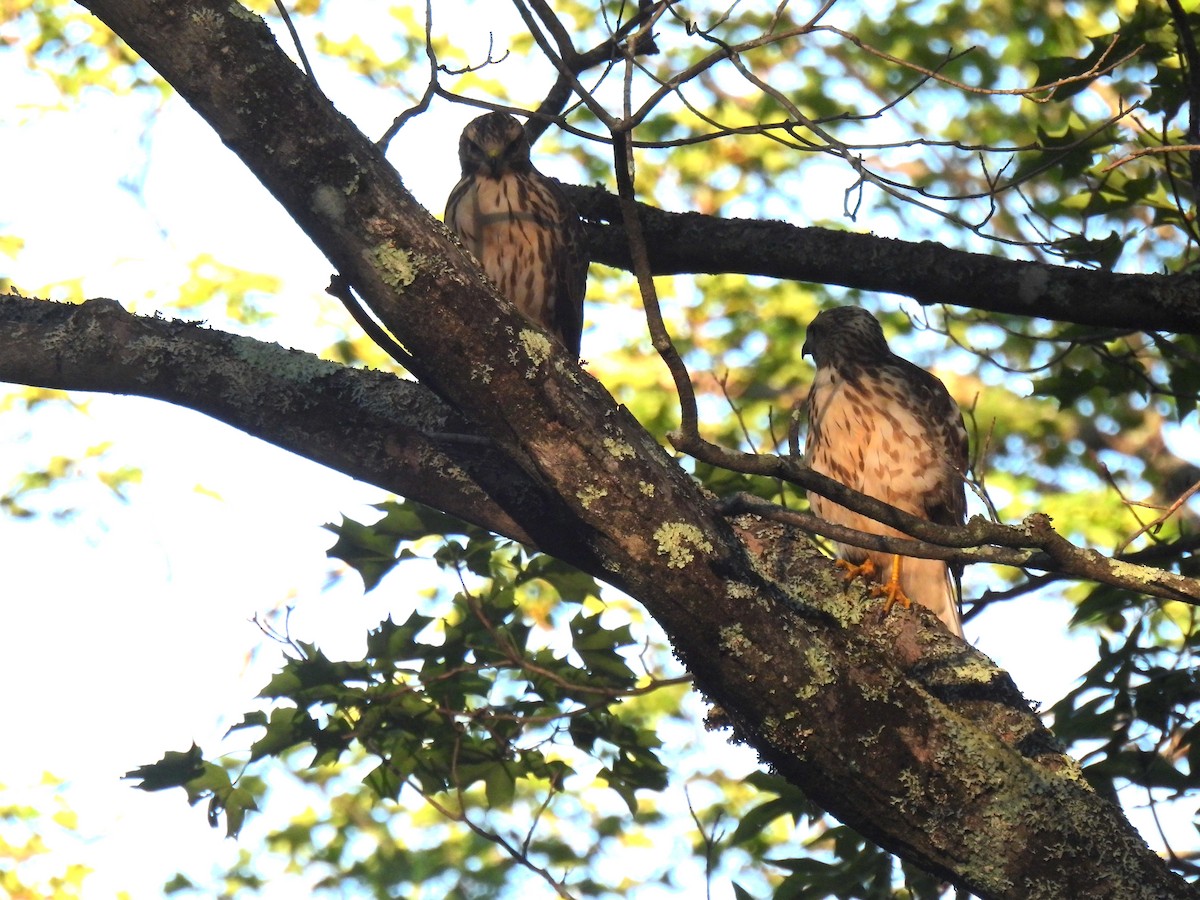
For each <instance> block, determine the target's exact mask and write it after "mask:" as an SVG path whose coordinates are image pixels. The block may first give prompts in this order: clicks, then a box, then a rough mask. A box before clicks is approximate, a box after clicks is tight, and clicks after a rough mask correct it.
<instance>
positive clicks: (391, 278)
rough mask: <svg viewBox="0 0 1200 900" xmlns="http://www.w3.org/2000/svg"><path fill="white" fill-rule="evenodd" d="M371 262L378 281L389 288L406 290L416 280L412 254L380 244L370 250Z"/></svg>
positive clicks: (389, 245)
mask: <svg viewBox="0 0 1200 900" xmlns="http://www.w3.org/2000/svg"><path fill="white" fill-rule="evenodd" d="M371 262H372V264H373V265H374V267H375V271H376V273H378V275H379V278H380V280H382V281H383V283H384V284H386V285H389V286H390V287H393V288H396V289H401V288H406V287H408V286H409V285H410V284H412V283H413V282H414V281H416V279H417V273H416V269H415V268H414V267H413V261H412V254H410V253H409V252H408V251H407V250H401V249H400V248H399V247H394V246H392V245H391V244H380V245H379V246H377V247H375V248H374V249H373V250H371Z"/></svg>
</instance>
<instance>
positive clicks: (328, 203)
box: [312, 184, 346, 225]
mask: <svg viewBox="0 0 1200 900" xmlns="http://www.w3.org/2000/svg"><path fill="white" fill-rule="evenodd" d="M312 208H313V212H315V213H316V214H317V215H319V216H321V217H322V218H324V219H328V220H329V221H331V222H334V223H336V224H338V225H340V224H341V223H342V222H343V221H344V220H345V218H346V199H345V198H344V197H343V196H342V192H341V191H339V190H338V189H337V188H335V187H332V186H331V185H328V184H323V185H321V186H320V187H318V188H317V189H316V190H315V191H313V195H312Z"/></svg>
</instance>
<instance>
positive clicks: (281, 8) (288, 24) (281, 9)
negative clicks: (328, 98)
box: [275, 0, 321, 91]
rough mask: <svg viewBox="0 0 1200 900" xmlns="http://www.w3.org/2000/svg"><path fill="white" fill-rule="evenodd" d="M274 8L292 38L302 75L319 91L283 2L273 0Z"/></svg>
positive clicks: (302, 46)
mask: <svg viewBox="0 0 1200 900" xmlns="http://www.w3.org/2000/svg"><path fill="white" fill-rule="evenodd" d="M275 8H276V9H277V10H279V17H280V18H281V19H283V24H284V25H285V26H286V27H287V30H288V34H290V35H291V36H292V43H293V44H294V45H295V47H296V55H298V56H299V57H300V65H301V66H303V67H304V74H305V75H307V76H308V80H309V81H311V82H312V86H313V87H315V88H316V89H317V90H318V91H319V90H320V89H321V86H320V85H319V84H317V76H316V75H315V74H314V73H313V70H312V66H310V65H309V64H308V57H307V56H306V55H305V53H304V45H303V44H302V43H300V35H299V34H297V33H296V26H295V25H293V24H292V17H291V16H290V15H289V14H288V11H287V9H286V7H284V5H283V0H275Z"/></svg>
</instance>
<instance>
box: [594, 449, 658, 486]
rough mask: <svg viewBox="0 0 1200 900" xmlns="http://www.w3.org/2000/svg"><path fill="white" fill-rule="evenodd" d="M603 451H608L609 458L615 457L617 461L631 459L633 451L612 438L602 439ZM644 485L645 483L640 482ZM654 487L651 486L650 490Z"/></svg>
mask: <svg viewBox="0 0 1200 900" xmlns="http://www.w3.org/2000/svg"><path fill="white" fill-rule="evenodd" d="M604 449H605V450H607V451H608V453H609V455H610V456H615V457H616V458H617V459H633V457H634V449H633V448H632V447H631V446H629V445H628V444H627V443H625V442H624V441H618V440H614V439H613V438H605V439H604ZM642 484H645V482H642ZM653 487H654V486H653V485H651V488H653Z"/></svg>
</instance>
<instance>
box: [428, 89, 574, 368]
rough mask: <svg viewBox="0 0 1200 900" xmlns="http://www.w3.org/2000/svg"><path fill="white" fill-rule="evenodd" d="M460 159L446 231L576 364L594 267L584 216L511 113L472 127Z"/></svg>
mask: <svg viewBox="0 0 1200 900" xmlns="http://www.w3.org/2000/svg"><path fill="white" fill-rule="evenodd" d="M458 158H459V162H461V163H462V179H461V180H460V181H459V182H458V184H457V185H455V187H454V190H453V191H451V192H450V198H449V199H448V200H447V201H446V216H445V220H446V224H447V225H448V226H449V227H450V228H451V230H453V231H454V233H455V234H457V235H458V237H459V240H461V241H462V242H463V244H464V245H466V247H467V249H468V250H470V251H471V252H472V253H473V254H475V258H476V259H477V260H479V262H480V264H481V265H482V266H483V271H484V272H485V273H486V274H487V276H488V278H490V279H491V280H492V282H493V283H494V284H495V285H496V287H497V289H499V291H500V293H501V294H503V295H504V296H505V297H507V298H508V299H509V300H510V301H512V303H513V304H514V305H515V306H516V307H517V309H519V310H521V312H523V313H524V314H525V315H526V316H528V317H529V318H530V319H533V320H534V321H535V322H538V323H540V324H541V325H542V326H543V327H544V328H546V329H547V330H548V331H550V332H551V333H553V334H555V335H557V336H558V339H559V340H560V341H562V343H563V346H565V347H566V348H567V349H568V350H570V351H571V352H572V353H574V354H575V355H576V356H578V355H579V341H580V335H581V333H582V331H583V293H584V288H585V286H586V283H587V267H588V261H587V258H586V257H585V256H584V254H583V240H582V237H583V236H582V228H581V226H580V224H579V215H578V214H577V213H576V212H575V209H574V208H573V207H572V206H571V203H570V201H568V200H567V198H566V197H565V196H564V195H563V193H562V191H561V190H560V189H559V187H558V185H556V184H555V183H554V182H553V181H551V180H550V179H548V178H546V177H545V176H544V175H542V173H541V172H539V171H538V170H537V169H535V168H534V167H533V163H532V162H530V160H529V139H528V138H527V137H526V136H525V129H524V128H522V127H521V123H520V122H518V121H517V120H516V119H514V118H513V117H512V116H510V115H509V114H508V113H502V112H492V113H488V114H487V115H485V116H480V117H479V118H477V119H474V120H472V121H471V122H469V123H467V127H466V128H464V129H463V133H462V137H461V138H460V139H459V142H458Z"/></svg>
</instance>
